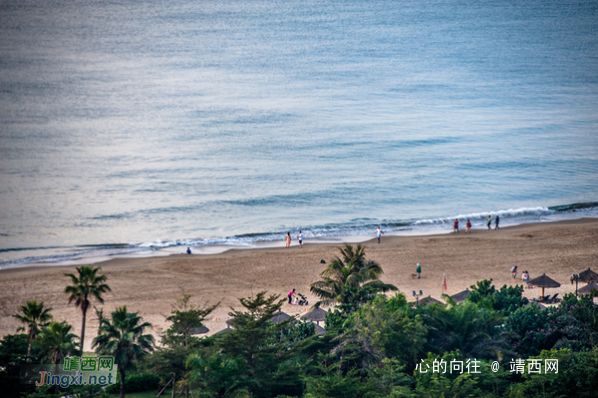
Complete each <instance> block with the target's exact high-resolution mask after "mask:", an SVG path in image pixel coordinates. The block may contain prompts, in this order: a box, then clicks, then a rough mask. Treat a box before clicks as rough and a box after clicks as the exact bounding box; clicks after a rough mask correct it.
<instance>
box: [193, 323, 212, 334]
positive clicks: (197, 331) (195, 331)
mask: <svg viewBox="0 0 598 398" xmlns="http://www.w3.org/2000/svg"><path fill="white" fill-rule="evenodd" d="M209 331H210V329H208V328H207V327H205V326H203V325H201V326H200V327H198V328H191V334H206V333H208V332H209Z"/></svg>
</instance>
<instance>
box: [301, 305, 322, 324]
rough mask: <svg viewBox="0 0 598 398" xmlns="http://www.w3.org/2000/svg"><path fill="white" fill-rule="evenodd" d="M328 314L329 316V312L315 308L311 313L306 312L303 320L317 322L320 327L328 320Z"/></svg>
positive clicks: (302, 317)
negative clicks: (321, 323)
mask: <svg viewBox="0 0 598 398" xmlns="http://www.w3.org/2000/svg"><path fill="white" fill-rule="evenodd" d="M327 314H328V311H326V310H323V309H321V308H320V307H314V308H312V309H311V310H310V311H309V312H306V313H305V315H302V316H301V319H304V320H306V321H312V322H316V323H317V324H318V325H319V324H320V321H322V322H323V321H325V320H326V315H327Z"/></svg>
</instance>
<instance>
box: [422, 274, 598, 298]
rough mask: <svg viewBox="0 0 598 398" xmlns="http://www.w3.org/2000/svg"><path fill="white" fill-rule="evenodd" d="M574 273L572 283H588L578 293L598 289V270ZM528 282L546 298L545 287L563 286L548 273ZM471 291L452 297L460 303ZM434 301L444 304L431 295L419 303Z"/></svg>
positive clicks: (577, 290) (464, 291)
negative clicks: (540, 290)
mask: <svg viewBox="0 0 598 398" xmlns="http://www.w3.org/2000/svg"><path fill="white" fill-rule="evenodd" d="M573 275H574V276H573V277H572V279H571V282H572V283H573V281H576V282H577V281H580V282H585V283H587V285H586V286H584V287H582V288H580V289H577V288H576V290H575V293H576V294H578V293H579V294H589V293H591V292H592V291H594V290H596V291H598V283H597V282H598V273H596V272H594V271H592V270H591V269H590V268H588V269H587V270H585V271H583V272H580V273H579V274H573ZM528 283H529V284H530V285H532V286H535V287H540V288H542V295H541V298H544V289H545V288H557V287H561V284H560V283H558V282H557V281H555V280H554V279H552V278H550V277H549V276H547V275H546V274H542V275H541V276H539V277H537V278H534V279H531V280H530V281H529V282H528ZM469 293H470V290H469V289H465V290H463V291H462V292H459V293H457V294H453V295H452V296H450V297H451V298H452V299H453V300H454V301H455V302H457V303H460V302H462V301H463V300H465V299H466V298H467V296H468V295H469ZM434 303H439V304H443V303H442V302H441V301H439V300H436V299H435V298H433V297H431V296H428V297H425V298H423V299H420V300H419V305H430V304H434Z"/></svg>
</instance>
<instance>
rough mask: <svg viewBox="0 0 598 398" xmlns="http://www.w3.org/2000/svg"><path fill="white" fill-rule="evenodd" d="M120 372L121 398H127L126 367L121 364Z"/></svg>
mask: <svg viewBox="0 0 598 398" xmlns="http://www.w3.org/2000/svg"><path fill="white" fill-rule="evenodd" d="M118 371H119V373H120V398H125V369H124V368H123V367H121V366H119V369H118Z"/></svg>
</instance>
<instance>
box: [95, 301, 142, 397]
mask: <svg viewBox="0 0 598 398" xmlns="http://www.w3.org/2000/svg"><path fill="white" fill-rule="evenodd" d="M111 317H112V320H110V319H102V325H101V326H100V334H99V335H98V336H97V337H96V338H95V339H94V340H93V347H95V348H96V352H97V353H98V354H101V355H110V356H113V357H114V362H115V363H116V364H117V365H118V372H119V374H120V397H121V398H123V397H124V396H125V372H126V371H127V370H128V369H131V368H134V366H133V363H132V361H133V360H134V359H138V358H141V357H142V356H143V355H145V354H146V353H147V352H150V351H153V349H154V348H153V343H154V337H153V336H152V335H151V334H143V329H144V328H146V327H151V324H150V323H149V322H142V318H141V317H140V316H139V315H138V314H137V313H136V312H134V313H129V312H127V307H126V306H123V307H119V308H118V309H117V310H116V311H114V312H112V315H111Z"/></svg>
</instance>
